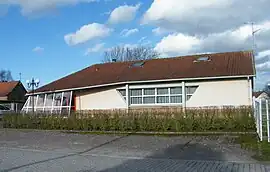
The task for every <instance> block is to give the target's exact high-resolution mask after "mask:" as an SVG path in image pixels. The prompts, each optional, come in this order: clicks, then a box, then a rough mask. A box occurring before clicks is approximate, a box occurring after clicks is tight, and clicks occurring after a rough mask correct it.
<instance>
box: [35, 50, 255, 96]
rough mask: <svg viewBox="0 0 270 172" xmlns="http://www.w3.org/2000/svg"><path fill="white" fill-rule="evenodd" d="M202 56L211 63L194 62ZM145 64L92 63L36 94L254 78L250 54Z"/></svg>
mask: <svg viewBox="0 0 270 172" xmlns="http://www.w3.org/2000/svg"><path fill="white" fill-rule="evenodd" d="M202 56H203V57H205V56H207V57H209V58H210V61H201V62H194V60H196V59H197V58H198V57H202ZM144 62H145V63H144V65H143V66H142V67H130V66H131V65H132V64H133V63H134V62H114V63H105V64H95V65H92V66H90V67H88V68H85V69H83V70H81V71H78V72H76V73H73V74H71V75H68V76H66V77H64V78H61V79H59V80H56V81H54V82H52V83H50V84H48V85H45V86H43V87H41V88H39V89H37V90H36V92H45V91H55V90H62V89H71V88H80V87H87V86H96V85H102V84H113V83H115V84H116V83H119V82H130V81H147V80H165V79H184V78H201V77H221V76H240V75H245V76H246V75H255V71H254V64H253V53H252V51H241V52H228V53H216V54H201V55H192V56H182V57H174V58H162V59H152V60H146V61H144Z"/></svg>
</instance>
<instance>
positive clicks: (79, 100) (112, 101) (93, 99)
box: [76, 88, 126, 110]
mask: <svg viewBox="0 0 270 172" xmlns="http://www.w3.org/2000/svg"><path fill="white" fill-rule="evenodd" d="M125 108H126V103H125V101H124V99H123V98H122V96H121V95H120V94H119V93H118V91H117V90H116V88H106V89H92V90H90V91H85V92H81V93H76V110H96V109H99V110H102V109H104V110H106V109H125Z"/></svg>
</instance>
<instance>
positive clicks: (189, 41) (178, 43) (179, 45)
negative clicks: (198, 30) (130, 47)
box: [155, 33, 201, 55]
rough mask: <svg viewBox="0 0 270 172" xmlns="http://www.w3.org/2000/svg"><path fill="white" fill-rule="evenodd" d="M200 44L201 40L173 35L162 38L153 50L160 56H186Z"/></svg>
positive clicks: (180, 34)
mask: <svg viewBox="0 0 270 172" xmlns="http://www.w3.org/2000/svg"><path fill="white" fill-rule="evenodd" d="M200 44H201V40H200V39H198V38H196V37H192V36H188V35H184V34H182V33H175V34H170V35H168V36H166V37H164V38H163V39H162V40H161V41H160V42H159V43H157V45H156V47H155V50H156V51H158V52H160V53H162V54H168V53H169V54H178V55H179V54H187V53H189V52H191V51H192V50H193V49H194V47H195V46H198V45H200Z"/></svg>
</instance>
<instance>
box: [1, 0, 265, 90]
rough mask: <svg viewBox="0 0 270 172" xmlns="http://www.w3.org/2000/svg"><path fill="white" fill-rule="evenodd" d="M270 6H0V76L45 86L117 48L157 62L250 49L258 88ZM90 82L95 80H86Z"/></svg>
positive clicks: (237, 0)
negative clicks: (148, 50)
mask: <svg viewBox="0 0 270 172" xmlns="http://www.w3.org/2000/svg"><path fill="white" fill-rule="evenodd" d="M269 6H270V0H256V1H255V0H218V1H217V0H207V1H201V0H192V1H190V0H125V1H124V0H35V1H34V0H1V1H0V27H1V29H0V54H1V56H0V62H1V63H0V69H6V70H10V71H11V72H12V75H13V79H15V80H19V79H20V73H21V81H22V82H23V83H24V84H25V81H26V80H28V79H31V78H33V77H34V78H38V79H39V80H40V85H45V84H48V83H50V82H52V81H54V80H56V79H59V78H61V77H63V76H66V75H68V74H71V73H73V72H76V71H78V70H81V69H83V68H85V67H87V66H90V65H92V64H95V63H101V61H102V58H103V52H104V51H105V50H108V49H110V48H112V47H115V46H119V45H120V46H127V47H135V46H139V45H143V46H149V47H152V48H153V49H154V50H156V51H158V52H159V53H160V54H161V55H160V57H170V56H180V55H190V54H197V53H215V52H226V51H240V50H251V49H252V48H253V41H252V27H251V26H252V25H251V23H254V25H253V26H254V31H255V33H254V35H255V37H254V38H255V53H256V57H255V61H256V71H257V77H256V86H255V88H256V89H257V90H259V89H262V88H263V87H264V85H265V84H266V83H267V82H269V81H270V13H269V12H268V10H269ZM89 77H91V76H89Z"/></svg>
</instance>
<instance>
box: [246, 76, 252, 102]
mask: <svg viewBox="0 0 270 172" xmlns="http://www.w3.org/2000/svg"><path fill="white" fill-rule="evenodd" d="M247 79H248V90H249V104H250V105H252V79H251V78H250V77H249V76H248V77H247Z"/></svg>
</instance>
